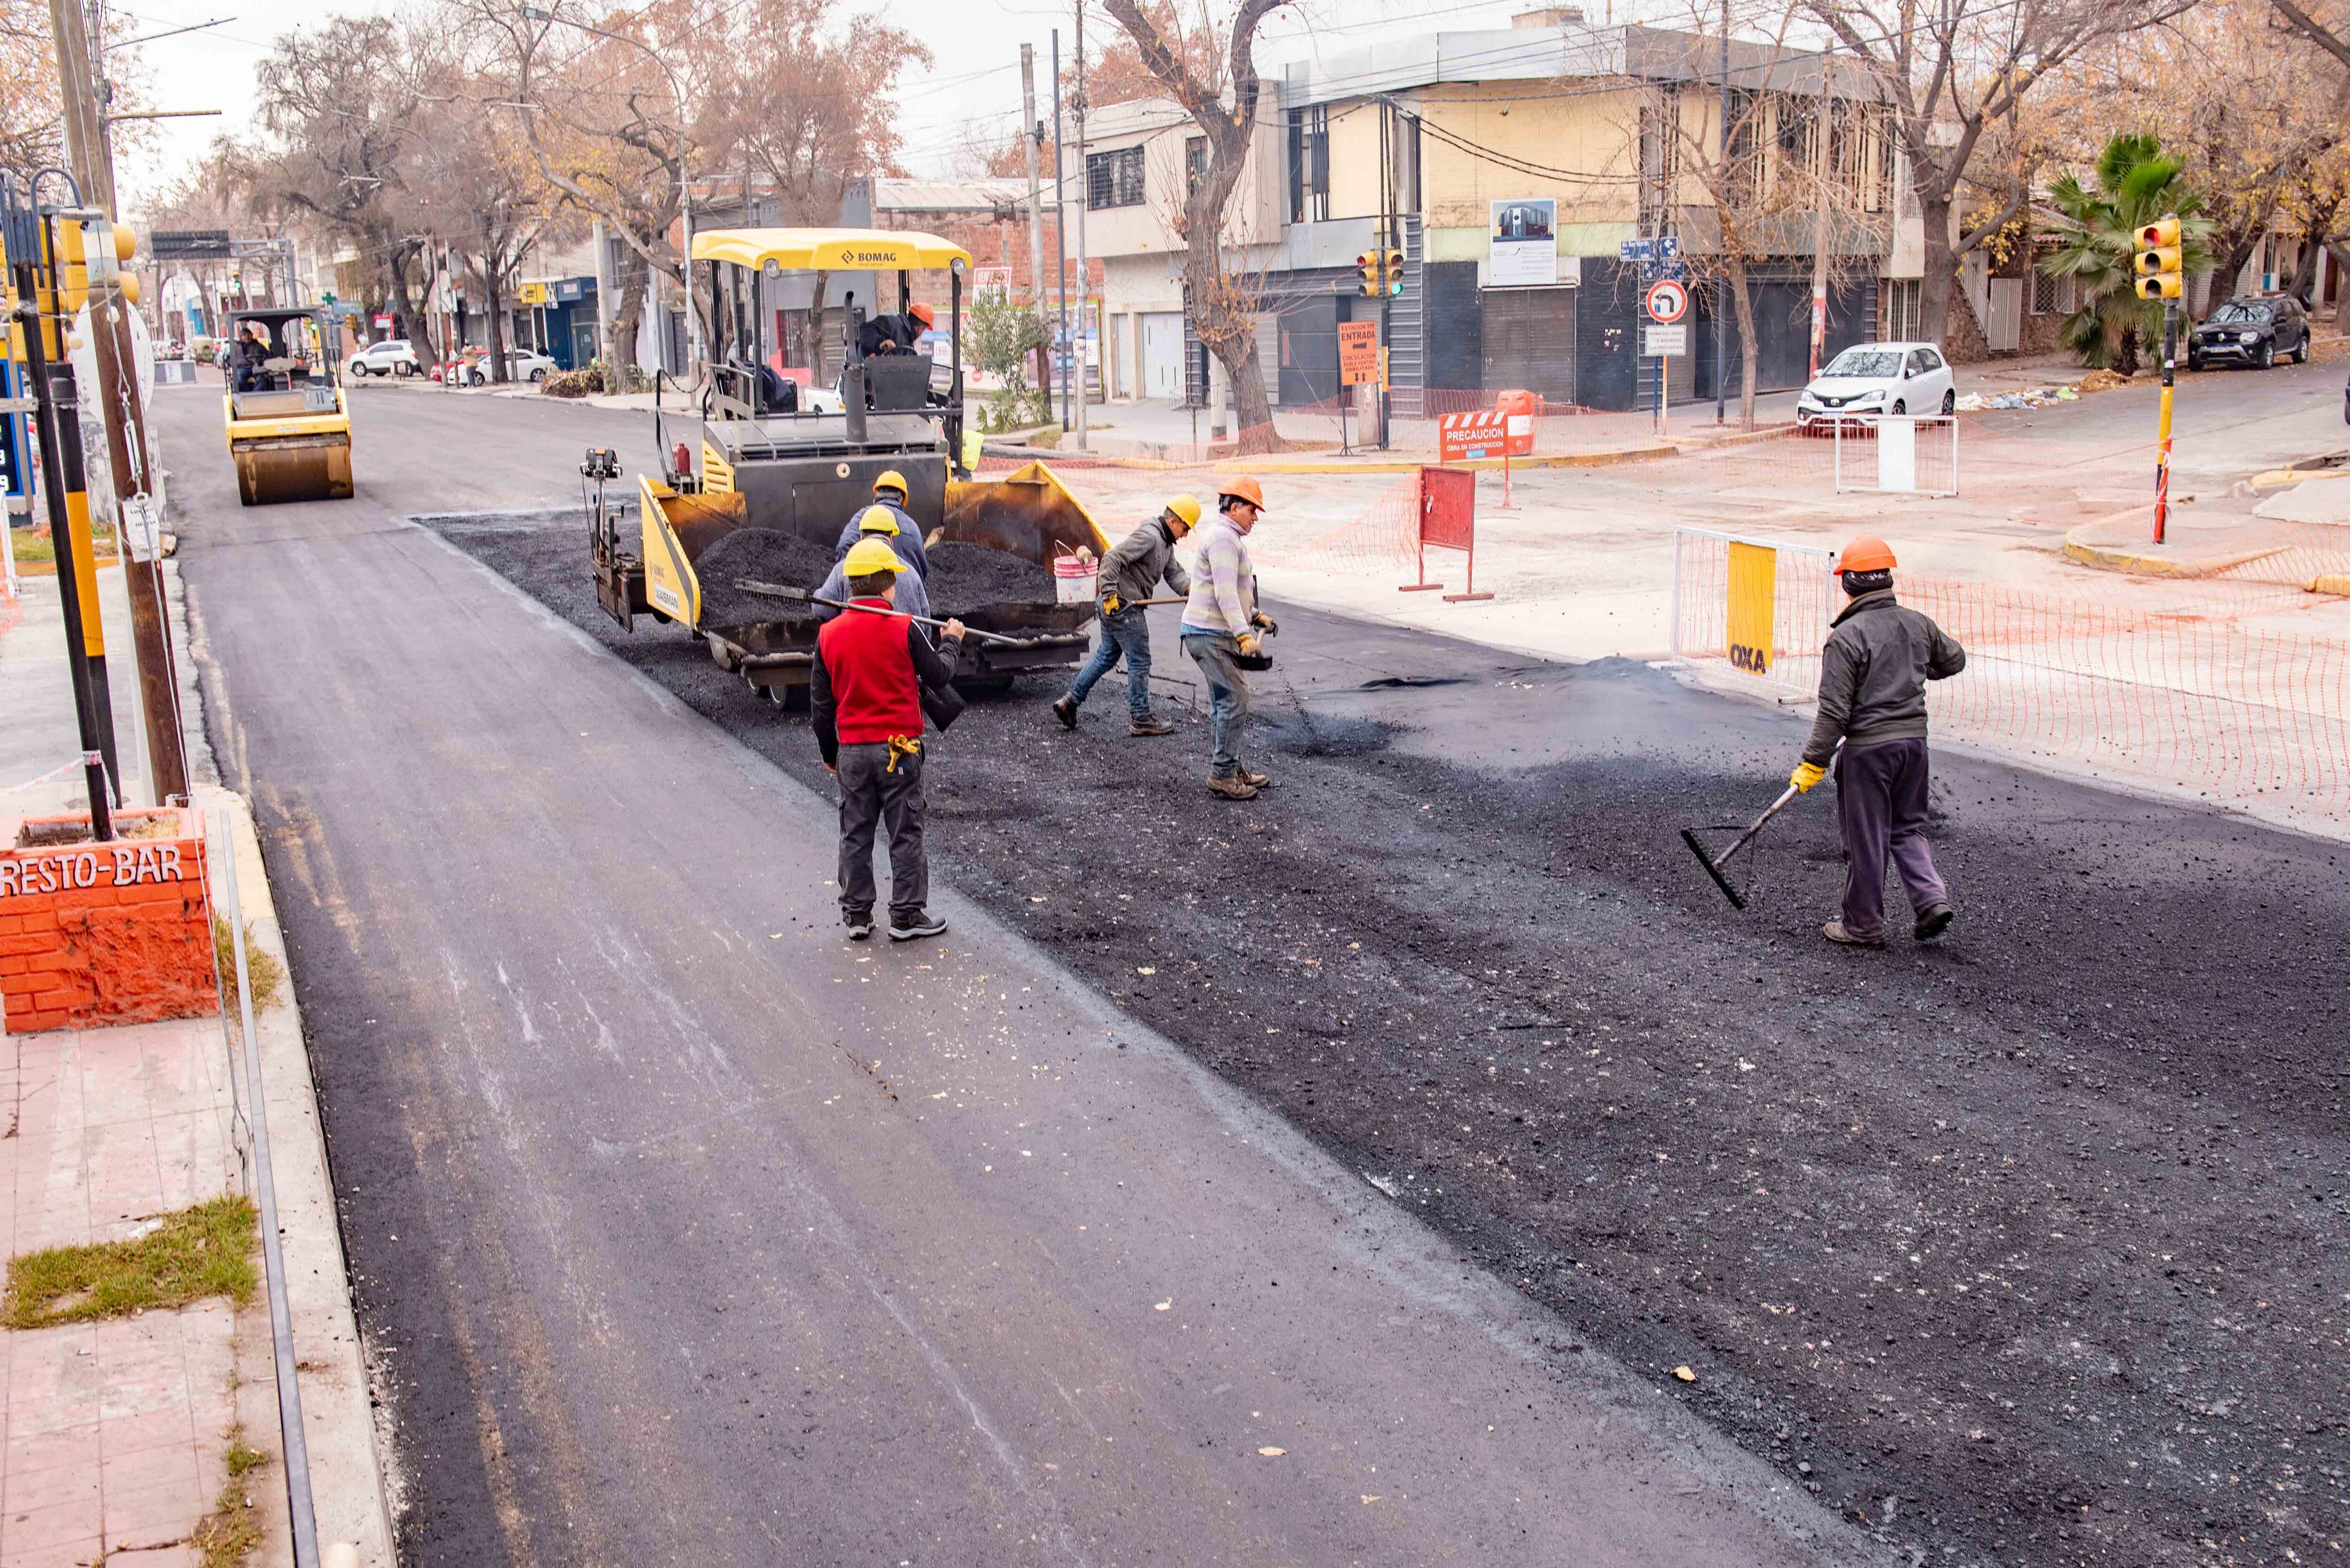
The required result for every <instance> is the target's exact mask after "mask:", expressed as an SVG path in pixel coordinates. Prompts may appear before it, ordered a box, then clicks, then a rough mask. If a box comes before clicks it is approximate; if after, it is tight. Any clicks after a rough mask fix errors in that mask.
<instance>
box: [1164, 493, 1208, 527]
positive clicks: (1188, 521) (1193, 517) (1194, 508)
mask: <svg viewBox="0 0 2350 1568" xmlns="http://www.w3.org/2000/svg"><path fill="white" fill-rule="evenodd" d="M1167 510H1168V511H1170V512H1172V513H1173V514H1175V515H1176V516H1178V517H1180V518H1181V519H1183V526H1184V527H1186V528H1197V527H1198V526H1199V525H1200V498H1199V497H1198V496H1196V495H1171V496H1169V497H1168V499H1167Z"/></svg>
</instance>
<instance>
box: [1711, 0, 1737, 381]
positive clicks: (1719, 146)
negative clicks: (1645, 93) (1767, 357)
mask: <svg viewBox="0 0 2350 1568" xmlns="http://www.w3.org/2000/svg"><path fill="white" fill-rule="evenodd" d="M1713 146H1714V167H1715V169H1716V171H1718V179H1717V182H1716V187H1715V188H1716V189H1717V190H1718V191H1720V192H1721V193H1722V194H1723V195H1727V194H1728V193H1729V191H1730V182H1731V172H1730V0H1721V124H1720V125H1718V126H1716V127H1715V128H1714V143H1713ZM1716 199H1717V200H1719V199H1720V198H1719V197H1717V198H1716ZM1713 221H1714V227H1715V228H1716V229H1720V228H1721V226H1722V223H1721V213H1720V212H1719V211H1716V212H1715V213H1714V215H1713ZM1713 260H1714V268H1713V422H1714V423H1715V424H1717V425H1719V424H1722V423H1724V422H1725V421H1727V419H1728V417H1729V408H1730V324H1729V322H1728V321H1727V320H1726V319H1724V317H1727V316H1728V315H1729V311H1728V310H1727V309H1726V308H1725V307H1726V306H1728V305H1729V304H1730V301H1729V300H1727V299H1725V298H1723V297H1722V296H1724V295H1726V294H1728V293H1729V292H1730V275H1729V271H1728V269H1726V268H1725V267H1723V266H1722V265H1721V262H1722V258H1721V256H1720V255H1716V256H1715V257H1714V258H1713ZM1740 402H1741V404H1743V402H1744V399H1743V397H1742V398H1741V399H1740Z"/></svg>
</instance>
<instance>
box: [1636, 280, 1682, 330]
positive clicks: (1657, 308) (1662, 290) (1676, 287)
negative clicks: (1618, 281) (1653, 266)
mask: <svg viewBox="0 0 2350 1568" xmlns="http://www.w3.org/2000/svg"><path fill="white" fill-rule="evenodd" d="M1646 303H1647V306H1648V319H1649V320H1651V321H1654V322H1658V323H1659V324H1661V325H1665V326H1670V325H1671V324H1672V323H1674V322H1676V321H1679V319H1680V318H1681V317H1684V316H1686V315H1688V314H1689V303H1690V296H1689V285H1687V284H1685V283H1682V282H1680V281H1679V279H1677V278H1669V277H1668V278H1661V279H1659V280H1658V281H1657V282H1655V283H1652V284H1650V285H1649V286H1648V299H1647V301H1646Z"/></svg>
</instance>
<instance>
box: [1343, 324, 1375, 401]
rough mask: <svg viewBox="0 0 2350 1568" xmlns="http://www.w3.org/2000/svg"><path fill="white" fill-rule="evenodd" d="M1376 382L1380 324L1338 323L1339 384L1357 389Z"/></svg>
mask: <svg viewBox="0 0 2350 1568" xmlns="http://www.w3.org/2000/svg"><path fill="white" fill-rule="evenodd" d="M1378 379H1379V324H1378V322H1376V321H1341V322H1340V323H1338V384H1339V385H1340V386H1342V387H1360V386H1363V385H1366V384H1367V383H1370V382H1376V381H1377V380H1378Z"/></svg>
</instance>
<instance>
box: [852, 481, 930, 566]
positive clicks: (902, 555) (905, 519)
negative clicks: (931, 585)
mask: <svg viewBox="0 0 2350 1568" xmlns="http://www.w3.org/2000/svg"><path fill="white" fill-rule="evenodd" d="M865 506H882V507H887V508H888V509H889V515H891V516H892V517H895V518H896V519H897V520H898V532H897V533H896V534H894V535H891V534H884V535H881V537H883V538H884V539H887V540H889V547H890V548H891V549H893V550H895V551H897V552H898V559H899V560H901V561H903V562H905V563H906V565H908V566H911V567H913V568H914V575H915V576H919V577H920V578H921V579H922V580H923V581H924V582H928V581H930V578H931V553H930V552H929V551H928V550H926V549H924V548H923V547H922V525H921V524H919V523H917V522H915V521H914V514H912V513H910V512H909V511H907V510H906V509H905V508H904V507H902V506H900V505H899V504H897V503H896V502H894V501H884V500H882V499H881V498H880V497H879V495H877V496H875V497H874V498H873V499H872V500H870V501H868V502H867V503H866V504H865ZM865 506H860V507H858V509H857V510H856V511H855V512H853V513H851V514H849V517H848V524H847V526H846V527H844V528H843V529H841V531H840V537H839V539H838V540H837V541H836V542H835V543H834V545H833V552H834V553H835V554H836V555H841V556H846V555H847V554H848V547H849V546H850V545H854V544H856V543H857V541H858V540H859V539H861V538H863V537H864V536H865V535H864V534H863V533H862V532H861V531H859V529H858V526H857V520H858V518H859V517H862V516H864V515H865Z"/></svg>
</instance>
